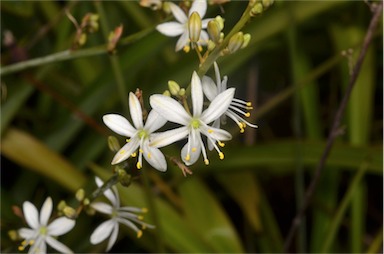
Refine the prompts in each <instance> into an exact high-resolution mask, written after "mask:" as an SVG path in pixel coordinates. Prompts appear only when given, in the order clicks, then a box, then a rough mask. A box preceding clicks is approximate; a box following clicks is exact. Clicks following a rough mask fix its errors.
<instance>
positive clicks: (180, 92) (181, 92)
mask: <svg viewBox="0 0 384 254" xmlns="http://www.w3.org/2000/svg"><path fill="white" fill-rule="evenodd" d="M184 95H185V89H184V88H181V89H180V91H179V96H184Z"/></svg>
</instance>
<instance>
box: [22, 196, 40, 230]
mask: <svg viewBox="0 0 384 254" xmlns="http://www.w3.org/2000/svg"><path fill="white" fill-rule="evenodd" d="M23 213H24V217H25V220H26V221H27V224H28V225H29V226H30V227H31V228H33V229H38V228H39V226H40V225H39V218H38V217H39V213H38V212H37V209H36V207H35V206H34V205H33V204H32V203H31V202H29V201H25V202H24V203H23Z"/></svg>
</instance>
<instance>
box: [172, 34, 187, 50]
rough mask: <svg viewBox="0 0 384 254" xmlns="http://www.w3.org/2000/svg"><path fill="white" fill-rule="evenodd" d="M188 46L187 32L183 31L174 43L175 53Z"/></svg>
mask: <svg viewBox="0 0 384 254" xmlns="http://www.w3.org/2000/svg"><path fill="white" fill-rule="evenodd" d="M188 44H189V32H188V30H185V31H184V33H183V34H182V35H181V36H180V38H179V39H178V40H177V42H176V48H175V50H176V51H179V50H182V49H183V48H184V46H186V45H188Z"/></svg>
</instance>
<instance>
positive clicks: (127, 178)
mask: <svg viewBox="0 0 384 254" xmlns="http://www.w3.org/2000/svg"><path fill="white" fill-rule="evenodd" d="M117 173H118V178H119V182H120V184H121V185H123V186H124V187H128V186H129V185H131V182H132V176H131V175H129V174H127V171H125V170H124V169H119V170H118V171H117Z"/></svg>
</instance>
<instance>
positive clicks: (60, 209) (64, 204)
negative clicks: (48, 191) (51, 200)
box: [57, 200, 67, 211]
mask: <svg viewBox="0 0 384 254" xmlns="http://www.w3.org/2000/svg"><path fill="white" fill-rule="evenodd" d="M66 206H67V203H66V202H65V200H61V201H60V202H59V204H58V205H57V210H59V211H62V210H64V208H65V207H66Z"/></svg>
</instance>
